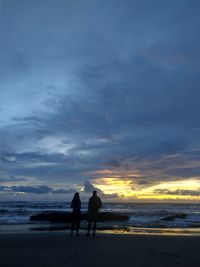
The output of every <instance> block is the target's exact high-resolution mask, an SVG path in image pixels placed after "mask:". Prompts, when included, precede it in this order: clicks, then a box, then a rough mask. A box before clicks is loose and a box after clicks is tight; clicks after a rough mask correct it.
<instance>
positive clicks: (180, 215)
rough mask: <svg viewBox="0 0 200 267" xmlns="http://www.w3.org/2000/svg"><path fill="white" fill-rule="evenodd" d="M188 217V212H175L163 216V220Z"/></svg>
mask: <svg viewBox="0 0 200 267" xmlns="http://www.w3.org/2000/svg"><path fill="white" fill-rule="evenodd" d="M186 217H187V214H185V213H178V214H173V215H169V216H167V217H164V218H162V219H161V220H162V221H173V220H174V219H176V218H178V219H185V218H186Z"/></svg>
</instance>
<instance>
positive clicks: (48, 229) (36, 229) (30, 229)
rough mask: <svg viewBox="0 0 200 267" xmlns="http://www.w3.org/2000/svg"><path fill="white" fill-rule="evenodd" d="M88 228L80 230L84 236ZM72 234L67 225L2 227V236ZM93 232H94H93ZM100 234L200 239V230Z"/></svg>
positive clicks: (101, 230) (137, 229)
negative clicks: (194, 237) (192, 237)
mask: <svg viewBox="0 0 200 267" xmlns="http://www.w3.org/2000/svg"><path fill="white" fill-rule="evenodd" d="M86 230H87V228H80V233H82V234H83V235H84V233H86ZM53 232H55V233H56V232H57V233H59V232H60V233H70V227H66V226H65V225H49V226H44V225H42V224H41V225H36V224H35V225H28V224H27V225H14V226H13V225H1V229H0V235H1V234H20V233H21V234H22V233H26V234H28V233H30V234H31V233H33V234H34V233H53ZM91 232H92V231H91ZM97 232H98V233H99V234H113V235H117V234H123V235H147V236H148V235H155V236H159V235H160V236H197V237H200V228H150V227H148V228H147V227H128V228H126V227H124V228H123V227H122V228H114V227H110V228H98V227H97Z"/></svg>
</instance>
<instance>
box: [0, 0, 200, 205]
mask: <svg viewBox="0 0 200 267" xmlns="http://www.w3.org/2000/svg"><path fill="white" fill-rule="evenodd" d="M199 9H200V2H199V0H168V1H165V0H157V1H156V0H151V1H149V0H125V1H124V0H104V1H102V0H84V1H83V0H48V1H47V0H43V1H41V0H35V1H27V0H15V1H11V0H0V36H1V39H0V200H69V199H71V198H72V196H73V194H74V192H80V194H81V198H82V199H87V198H88V196H90V195H91V191H92V190H94V189H96V190H97V191H98V193H99V195H100V196H101V197H102V199H103V200H104V201H133V202H138V201H139V202H146V201H147V202H152V201H159V202H160V201H173V202H176V201H178V202H195V201H199V200H200V117H199V114H200V105H199V100H200V88H199V84H200V73H199V72H200V52H199V47H200V36H199V26H200V16H199Z"/></svg>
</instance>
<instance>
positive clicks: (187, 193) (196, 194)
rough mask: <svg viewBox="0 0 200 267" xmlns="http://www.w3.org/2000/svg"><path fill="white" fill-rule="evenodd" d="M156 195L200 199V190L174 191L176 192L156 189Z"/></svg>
mask: <svg viewBox="0 0 200 267" xmlns="http://www.w3.org/2000/svg"><path fill="white" fill-rule="evenodd" d="M154 193H156V194H165V195H178V196H193V197H199V196H200V188H199V189H198V190H183V189H177V190H174V191H171V190H167V189H156V190H154Z"/></svg>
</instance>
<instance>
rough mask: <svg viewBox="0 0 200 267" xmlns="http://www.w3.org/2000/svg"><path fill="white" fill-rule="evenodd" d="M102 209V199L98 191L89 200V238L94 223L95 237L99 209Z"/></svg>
mask: <svg viewBox="0 0 200 267" xmlns="http://www.w3.org/2000/svg"><path fill="white" fill-rule="evenodd" d="M101 207H102V202H101V199H100V197H98V196H97V191H96V190H94V191H93V195H92V197H91V198H90V199H89V202H88V230H87V236H89V235H90V228H91V223H92V222H93V224H94V228H93V236H95V232H96V223H97V219H98V214H99V209H100V208H101Z"/></svg>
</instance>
